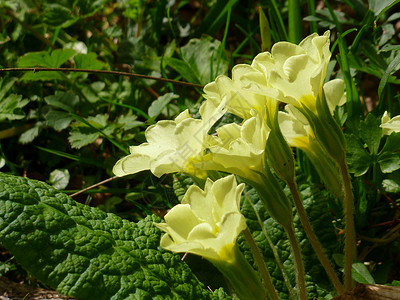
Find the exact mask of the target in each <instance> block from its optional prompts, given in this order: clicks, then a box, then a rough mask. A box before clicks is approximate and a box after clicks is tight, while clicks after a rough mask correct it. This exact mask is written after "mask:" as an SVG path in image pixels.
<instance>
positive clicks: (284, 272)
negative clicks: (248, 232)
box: [245, 194, 297, 300]
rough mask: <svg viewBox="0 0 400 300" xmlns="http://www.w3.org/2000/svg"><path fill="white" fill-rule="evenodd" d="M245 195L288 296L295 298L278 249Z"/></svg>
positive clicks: (254, 207) (293, 299)
mask: <svg viewBox="0 0 400 300" xmlns="http://www.w3.org/2000/svg"><path fill="white" fill-rule="evenodd" d="M245 197H246V200H247V201H248V202H249V204H250V205H251V207H252V208H253V210H254V213H255V215H256V217H257V221H258V224H259V225H260V227H261V230H262V232H263V234H264V236H265V238H266V239H267V242H268V245H269V247H270V248H271V250H272V253H273V254H274V258H275V262H276V264H277V265H278V267H279V269H280V270H281V272H282V276H283V280H284V282H285V285H286V288H287V290H288V291H289V298H290V299H292V300H295V299H296V298H297V297H296V296H295V292H294V290H293V287H292V284H291V283H290V280H289V277H288V275H287V274H286V271H285V269H284V268H283V264H282V261H281V259H280V257H279V254H278V251H276V247H275V245H274V243H273V242H272V240H271V239H270V237H269V235H268V232H267V230H266V229H265V227H264V224H263V221H262V220H261V217H260V214H259V213H258V211H257V209H256V206H255V205H254V204H253V203H252V202H251V201H250V200H249V199H248V197H247V195H246V194H245Z"/></svg>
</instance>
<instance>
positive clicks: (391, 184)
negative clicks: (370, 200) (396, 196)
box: [382, 179, 400, 193]
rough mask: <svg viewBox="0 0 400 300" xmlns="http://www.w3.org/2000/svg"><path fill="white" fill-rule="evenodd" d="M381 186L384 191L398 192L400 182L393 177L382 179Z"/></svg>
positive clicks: (399, 191)
mask: <svg viewBox="0 0 400 300" xmlns="http://www.w3.org/2000/svg"><path fill="white" fill-rule="evenodd" d="M382 187H383V189H384V190H385V192H386V193H400V184H399V183H397V182H396V181H395V180H393V179H384V180H383V181H382Z"/></svg>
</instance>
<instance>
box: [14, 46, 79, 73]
mask: <svg viewBox="0 0 400 300" xmlns="http://www.w3.org/2000/svg"><path fill="white" fill-rule="evenodd" d="M74 54H75V51H74V50H72V49H64V50H62V49H57V50H54V51H53V52H52V53H51V54H49V53H48V52H47V51H42V52H29V53H27V54H25V55H23V56H22V57H20V58H19V59H18V61H17V66H18V67H20V68H30V67H44V68H59V67H61V65H62V64H64V63H65V62H66V61H67V60H68V59H70V58H71V57H72V56H73V55H74ZM63 78H64V77H63V76H62V74H60V73H59V72H55V71H54V72H53V71H51V72H47V71H46V72H27V73H25V74H24V76H22V78H21V79H22V80H43V81H46V80H51V81H52V80H61V79H63Z"/></svg>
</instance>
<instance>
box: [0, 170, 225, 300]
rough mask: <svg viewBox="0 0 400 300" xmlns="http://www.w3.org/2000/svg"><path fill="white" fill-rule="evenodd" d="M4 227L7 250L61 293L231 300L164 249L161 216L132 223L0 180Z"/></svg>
mask: <svg viewBox="0 0 400 300" xmlns="http://www.w3.org/2000/svg"><path fill="white" fill-rule="evenodd" d="M0 220H1V222H0V242H1V244H2V245H3V246H5V247H6V248H7V249H8V250H9V251H10V252H11V253H12V254H13V255H14V256H15V258H16V260H17V261H18V262H19V263H20V264H21V265H22V266H24V267H25V268H26V269H28V270H29V271H30V273H31V274H33V275H34V276H35V277H36V278H38V279H39V280H41V281H42V282H43V283H45V284H46V285H48V286H50V287H53V288H55V289H57V290H58V291H59V292H60V293H63V294H66V295H70V296H75V297H77V298H79V299H83V300H91V299H93V300H95V299H96V300H103V299H104V300H109V299H112V300H116V299H167V298H169V299H228V298H229V297H227V296H226V295H225V294H224V293H223V292H222V291H218V292H217V294H216V295H213V294H211V293H210V292H209V291H208V290H207V289H206V288H205V286H204V285H203V284H201V283H200V282H199V281H198V280H197V278H196V277H195V276H193V274H192V272H191V270H190V269H189V268H188V267H187V265H185V263H183V262H182V261H181V259H180V256H179V255H175V254H172V253H169V252H165V251H163V250H162V249H161V248H160V246H159V242H160V237H161V232H160V230H159V229H157V228H156V227H155V226H154V225H153V222H160V219H159V218H157V217H155V216H148V217H147V218H146V219H144V220H142V221H139V222H138V223H132V222H129V221H127V220H123V219H121V218H120V217H118V216H116V215H113V214H107V213H105V212H103V211H101V210H99V209H96V208H92V207H89V206H86V205H82V204H80V203H77V202H75V201H74V200H72V199H71V198H69V197H68V196H67V195H65V194H63V193H60V192H58V191H57V190H55V189H54V188H51V187H49V186H48V185H46V184H44V183H42V182H38V181H35V180H30V179H28V178H22V177H15V176H11V175H6V174H3V173H0ZM26 249H29V251H27V250H26Z"/></svg>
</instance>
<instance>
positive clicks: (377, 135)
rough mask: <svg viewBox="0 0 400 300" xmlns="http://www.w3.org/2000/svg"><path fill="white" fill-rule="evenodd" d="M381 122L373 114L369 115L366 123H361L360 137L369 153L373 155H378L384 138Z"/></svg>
mask: <svg viewBox="0 0 400 300" xmlns="http://www.w3.org/2000/svg"><path fill="white" fill-rule="evenodd" d="M380 125H381V120H380V119H378V118H376V117H375V116H374V115H372V114H368V116H367V117H366V119H365V120H364V121H361V122H360V137H361V138H362V140H363V141H364V142H365V143H366V144H367V146H368V149H369V152H370V153H371V154H373V155H375V154H377V153H378V148H379V144H380V141H381V136H382V128H381V127H379V126H380Z"/></svg>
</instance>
